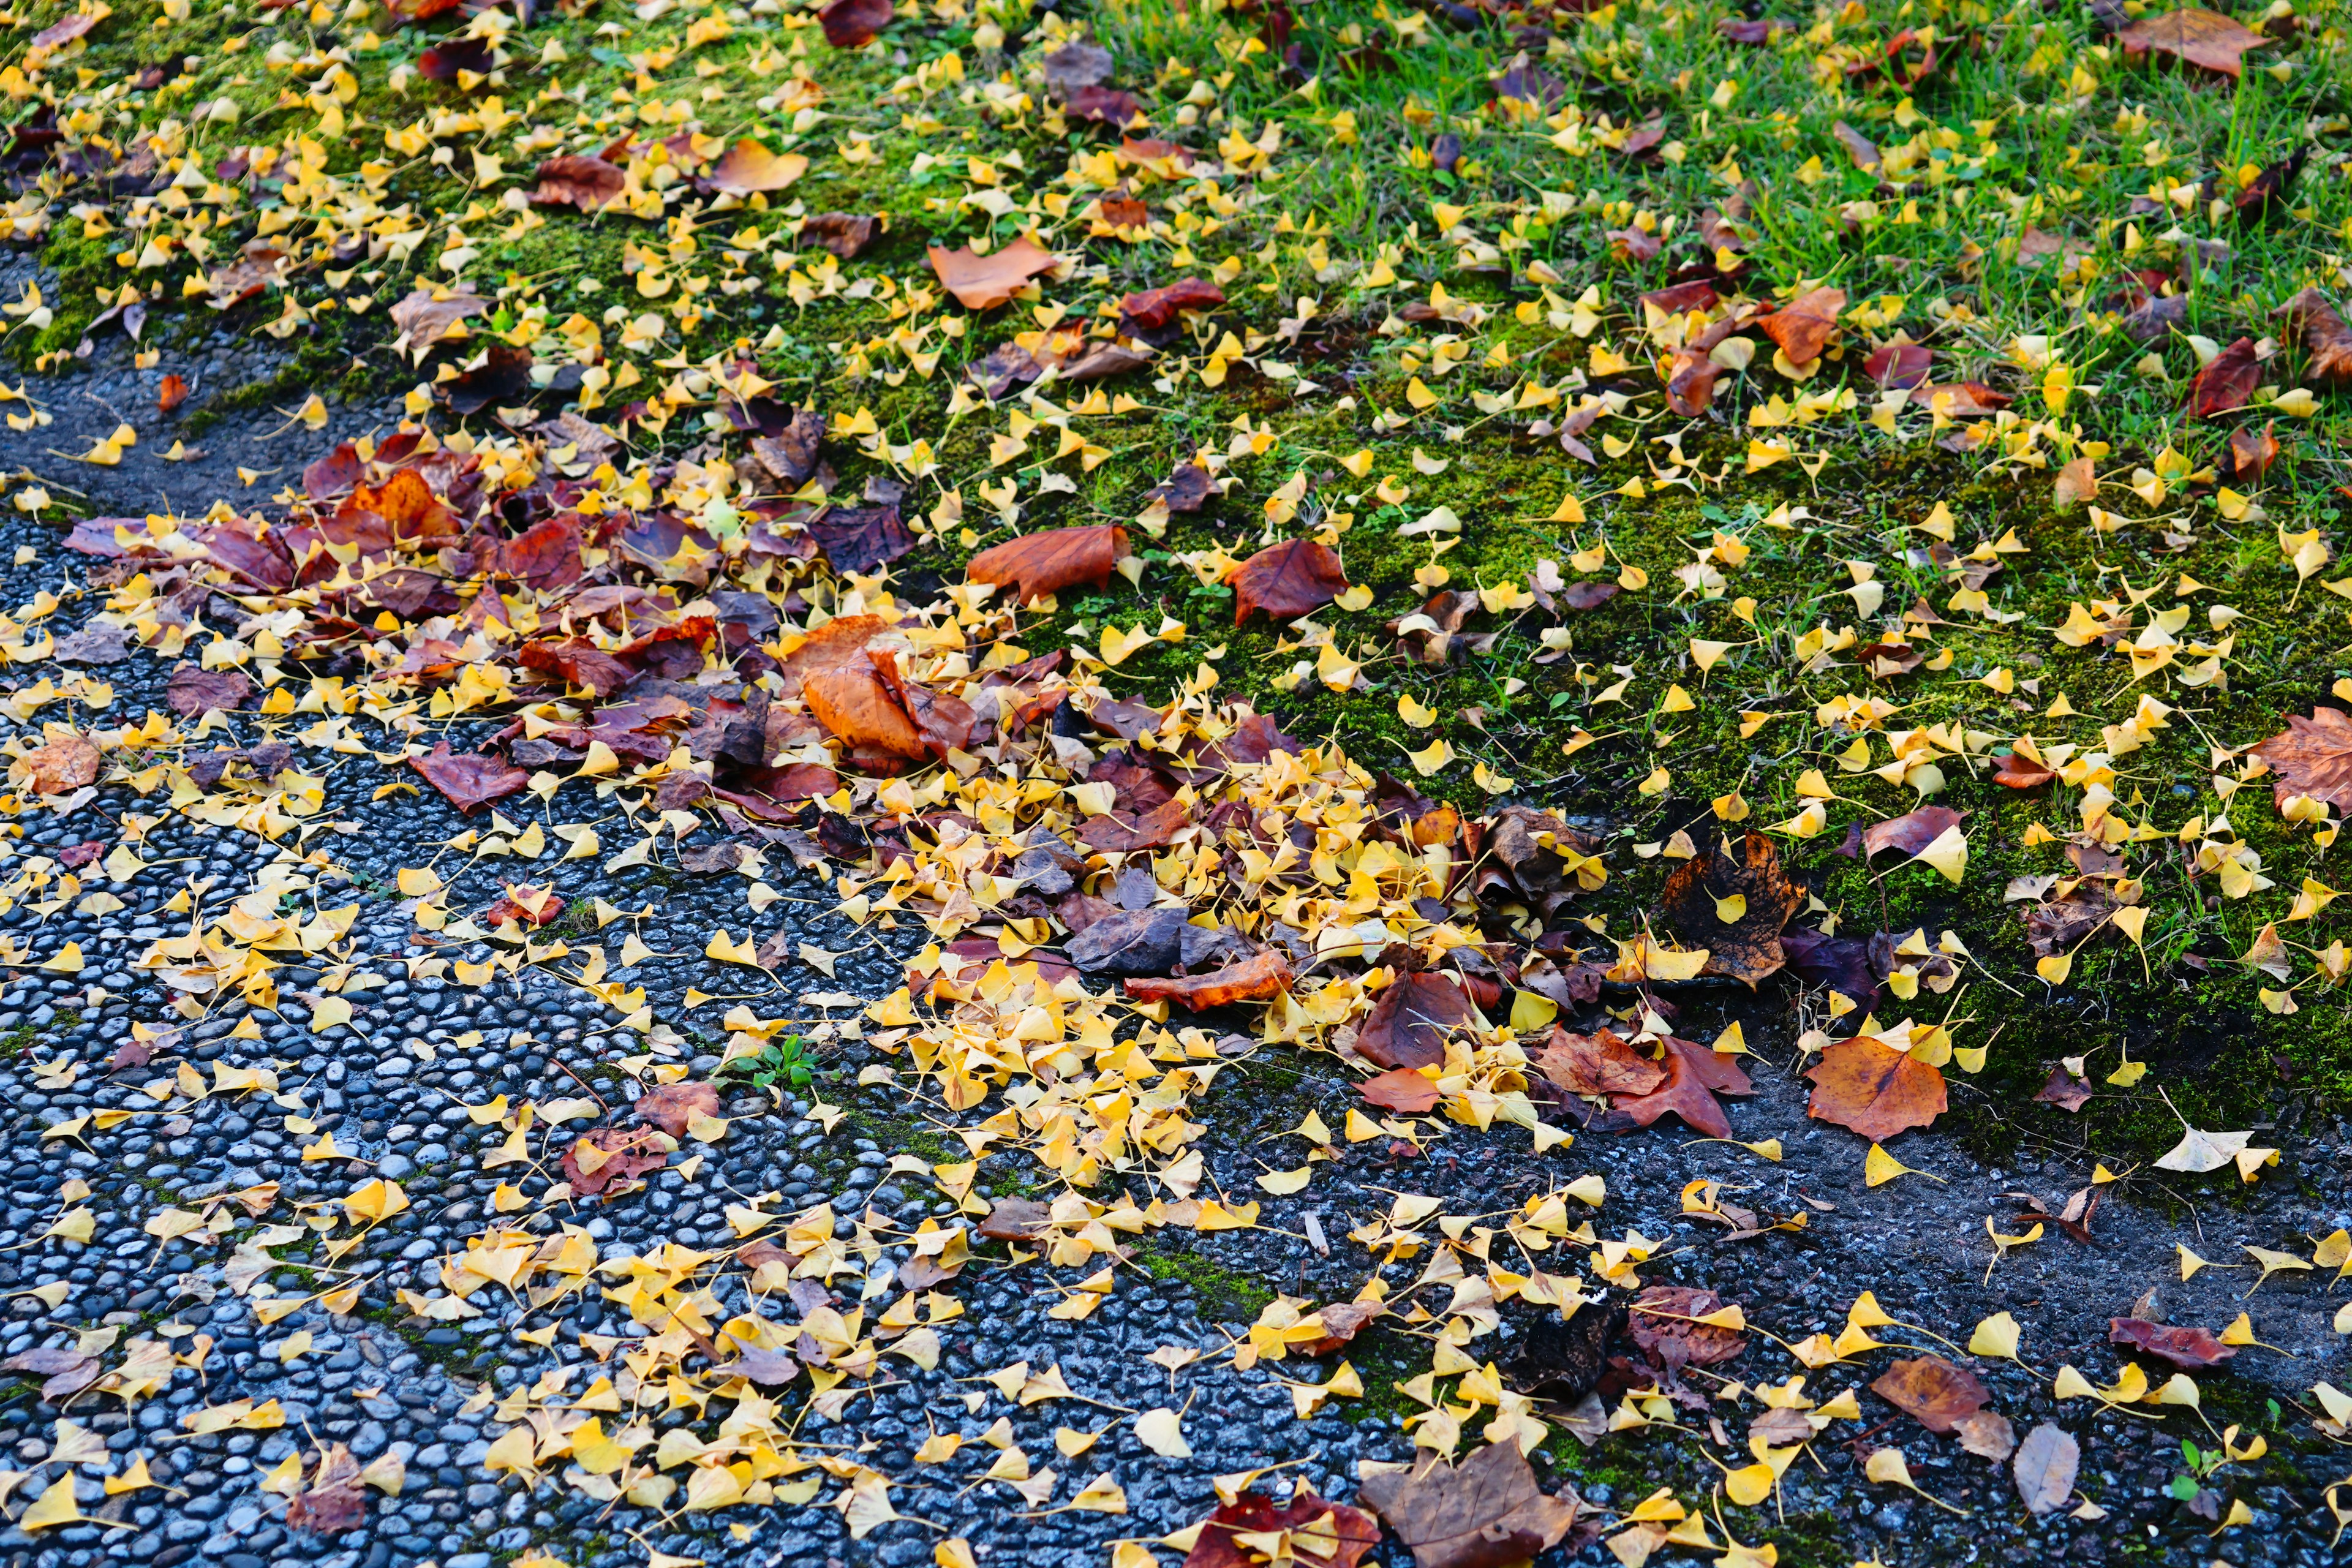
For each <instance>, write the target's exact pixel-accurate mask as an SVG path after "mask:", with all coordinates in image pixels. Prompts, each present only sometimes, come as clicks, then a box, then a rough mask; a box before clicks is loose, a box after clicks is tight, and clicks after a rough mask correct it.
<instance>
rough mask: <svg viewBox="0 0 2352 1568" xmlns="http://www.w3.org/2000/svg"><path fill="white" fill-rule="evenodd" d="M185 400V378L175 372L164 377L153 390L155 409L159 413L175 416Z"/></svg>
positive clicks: (186, 387)
mask: <svg viewBox="0 0 2352 1568" xmlns="http://www.w3.org/2000/svg"><path fill="white" fill-rule="evenodd" d="M187 400H188V383H187V378H186V377H184V376H183V375H181V374H179V373H178V372H176V371H175V372H173V374H169V375H166V376H165V377H164V378H163V381H162V382H161V383H160V384H158V385H157V386H156V388H155V407H156V409H157V411H158V412H160V413H164V414H176V413H178V412H179V410H180V405H182V404H183V403H185V402H186V401H187Z"/></svg>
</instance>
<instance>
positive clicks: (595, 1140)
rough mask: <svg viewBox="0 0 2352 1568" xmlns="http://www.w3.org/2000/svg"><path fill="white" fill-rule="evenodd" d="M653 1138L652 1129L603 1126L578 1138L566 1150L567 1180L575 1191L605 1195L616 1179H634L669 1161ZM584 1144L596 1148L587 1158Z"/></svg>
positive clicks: (588, 1148) (592, 1149)
mask: <svg viewBox="0 0 2352 1568" xmlns="http://www.w3.org/2000/svg"><path fill="white" fill-rule="evenodd" d="M653 1140H654V1134H653V1132H652V1131H649V1130H644V1129H641V1130H639V1131H626V1130H625V1129H622V1128H619V1127H599V1128H597V1129H596V1130H595V1131H593V1132H589V1133H586V1134H583V1136H582V1137H580V1138H578V1139H576V1140H574V1141H573V1142H572V1147H570V1148H569V1149H566V1150H565V1151H564V1152H563V1159H562V1168H563V1179H564V1180H565V1181H566V1182H569V1183H570V1184H572V1192H573V1193H575V1194H584V1195H586V1196H588V1197H597V1196H601V1195H603V1194H604V1192H605V1191H606V1189H607V1188H609V1187H611V1186H612V1185H613V1184H614V1183H616V1182H626V1181H631V1180H634V1179H635V1178H636V1177H638V1176H642V1175H645V1174H646V1173H648V1172H651V1171H658V1170H660V1169H661V1168H662V1167H663V1166H664V1165H666V1164H667V1163H669V1156H668V1155H667V1154H665V1153H664V1152H662V1151H661V1149H660V1147H659V1146H658V1145H656V1143H655V1142H654V1141H653ZM583 1146H584V1148H586V1149H587V1150H590V1151H593V1153H591V1154H590V1155H589V1156H588V1157H587V1158H586V1159H583V1154H582V1151H583ZM591 1165H593V1169H591V1168H589V1167H590V1166H591Z"/></svg>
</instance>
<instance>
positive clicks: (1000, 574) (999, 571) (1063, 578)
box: [964, 523, 1127, 605]
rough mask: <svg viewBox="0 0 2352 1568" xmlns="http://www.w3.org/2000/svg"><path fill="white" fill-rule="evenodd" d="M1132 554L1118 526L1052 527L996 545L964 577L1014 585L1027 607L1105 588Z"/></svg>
mask: <svg viewBox="0 0 2352 1568" xmlns="http://www.w3.org/2000/svg"><path fill="white" fill-rule="evenodd" d="M1126 553H1127V530H1126V529H1124V528H1121V527H1120V526H1119V525H1118V524H1117V523H1100V524H1097V525H1096V526H1094V527H1091V528H1052V529H1047V530H1045V531H1043V532H1039V533H1024V534H1023V535H1021V536H1020V537H1019V538H1017V539H1008V540H1006V541H1005V542H1003V543H1002V544H997V545H992V546H990V547H989V548H988V549H986V550H983V551H982V552H980V553H979V554H977V555H975V556H973V557H972V558H971V563H970V564H969V565H967V566H966V567H965V568H964V575H965V576H966V577H968V578H970V579H971V581H973V582H975V583H994V584H999V585H1010V586H1011V587H1012V588H1013V593H1014V596H1015V602H1016V603H1019V604H1024V605H1025V604H1027V603H1028V602H1029V601H1031V600H1032V599H1042V598H1044V597H1045V595H1048V594H1057V593H1059V592H1061V591H1062V590H1063V589H1065V588H1069V587H1074V586H1076V584H1080V583H1086V584H1092V585H1093V586H1095V587H1097V588H1099V587H1101V586H1102V585H1103V584H1106V583H1108V582H1109V581H1110V574H1112V573H1113V572H1115V571H1117V570H1118V560H1119V557H1120V556H1122V555H1125V554H1126Z"/></svg>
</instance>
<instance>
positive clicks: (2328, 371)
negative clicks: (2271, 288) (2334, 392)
mask: <svg viewBox="0 0 2352 1568" xmlns="http://www.w3.org/2000/svg"><path fill="white" fill-rule="evenodd" d="M2279 314H2281V315H2283V316H2284V317H2286V319H2287V321H2288V322H2289V323H2290V324H2291V325H2293V326H2294V330H2295V331H2298V332H2300V333H2302V334H2303V354H2304V366H2303V368H2304V374H2305V375H2307V376H2309V377H2310V378H2311V379H2312V380H2314V381H2320V382H2327V383H2330V384H2340V383H2343V382H2347V381H2352V329H2347V327H2346V326H2345V324H2344V318H2343V317H2342V316H2339V315H2337V314H2336V308H2335V307H2334V306H2332V305H2330V304H2329V303H2328V302H2327V296H2326V295H2325V294H2322V293H2321V292H2320V291H2319V290H2318V289H2305V290H2303V292H2301V293H2300V294H2297V295H2296V296H2295V297H2294V299H2292V300H2288V301H2287V302H2286V303H2285V304H2284V305H2282V306H2280V307H2279Z"/></svg>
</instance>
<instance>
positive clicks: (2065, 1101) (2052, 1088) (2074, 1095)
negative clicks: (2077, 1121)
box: [2033, 1066, 2091, 1111]
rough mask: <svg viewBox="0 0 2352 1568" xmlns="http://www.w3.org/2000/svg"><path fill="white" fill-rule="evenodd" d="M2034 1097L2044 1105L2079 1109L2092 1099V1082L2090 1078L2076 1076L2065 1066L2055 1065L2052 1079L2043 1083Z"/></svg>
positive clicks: (2073, 1109)
mask: <svg viewBox="0 0 2352 1568" xmlns="http://www.w3.org/2000/svg"><path fill="white" fill-rule="evenodd" d="M2033 1098H2034V1099H2035V1100H2037V1101H2039V1102H2040V1103H2042V1104H2043V1105H2054V1106H2056V1107H2057V1108H2058V1109H2059V1110H2064V1111H2077V1110H2082V1109H2083V1107H2084V1105H2085V1104H2087V1103H2089V1101H2090V1099H2091V1082H2090V1080H2089V1079H2084V1078H2077V1077H2075V1076H2074V1074H2073V1073H2070V1072H2068V1071H2067V1070H2066V1069H2065V1068H2063V1066H2062V1067H2054V1068H2051V1069H2050V1081H2049V1082H2047V1083H2045V1084H2043V1085H2042V1088H2041V1089H2039V1090H2038V1091H2037V1092H2036V1093H2035V1094H2034V1096H2033Z"/></svg>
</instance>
